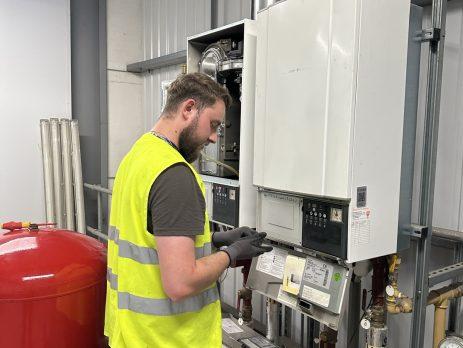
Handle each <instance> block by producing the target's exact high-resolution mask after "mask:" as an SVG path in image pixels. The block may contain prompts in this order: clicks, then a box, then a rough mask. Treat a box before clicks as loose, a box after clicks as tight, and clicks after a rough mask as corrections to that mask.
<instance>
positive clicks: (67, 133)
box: [61, 118, 75, 230]
mask: <svg viewBox="0 0 463 348" xmlns="http://www.w3.org/2000/svg"><path fill="white" fill-rule="evenodd" d="M61 149H62V155H63V184H64V208H65V214H64V215H65V222H66V225H65V227H66V228H67V229H69V230H74V228H75V223H74V218H75V217H74V188H73V184H72V159H71V122H70V121H69V120H68V119H65V118H62V119H61Z"/></svg>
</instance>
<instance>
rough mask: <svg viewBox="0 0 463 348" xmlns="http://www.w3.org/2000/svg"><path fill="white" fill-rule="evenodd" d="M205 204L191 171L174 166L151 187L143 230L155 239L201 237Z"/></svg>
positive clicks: (185, 166)
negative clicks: (146, 218) (155, 237)
mask: <svg viewBox="0 0 463 348" xmlns="http://www.w3.org/2000/svg"><path fill="white" fill-rule="evenodd" d="M205 209H206V202H205V201H204V196H203V194H202V192H201V189H200V188H199V185H198V182H197V181H196V178H195V176H194V174H193V172H192V171H191V169H190V168H189V167H188V166H187V165H185V164H183V163H179V164H175V165H173V166H171V167H169V168H167V169H166V170H165V171H164V172H162V173H161V174H160V175H159V176H158V177H157V179H156V180H155V181H154V183H153V185H152V186H151V190H150V194H149V198H148V220H147V221H148V223H147V225H148V226H147V229H148V231H149V232H150V233H153V234H154V235H155V236H195V235H199V234H203V233H204V212H205Z"/></svg>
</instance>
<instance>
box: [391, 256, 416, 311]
mask: <svg viewBox="0 0 463 348" xmlns="http://www.w3.org/2000/svg"><path fill="white" fill-rule="evenodd" d="M400 263H401V259H400V257H399V256H398V255H397V254H393V255H391V256H390V257H389V285H388V286H387V288H386V309H387V312H388V313H391V314H399V313H410V312H411V311H412V310H413V304H412V299H411V298H410V297H408V296H405V295H404V294H402V293H401V292H400V291H399V288H398V284H397V280H398V277H399V276H398V273H399V266H400Z"/></svg>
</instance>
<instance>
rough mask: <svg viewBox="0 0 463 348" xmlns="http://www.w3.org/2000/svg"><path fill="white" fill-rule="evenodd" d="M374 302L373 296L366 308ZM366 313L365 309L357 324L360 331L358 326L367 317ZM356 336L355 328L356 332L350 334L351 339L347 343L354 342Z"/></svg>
mask: <svg viewBox="0 0 463 348" xmlns="http://www.w3.org/2000/svg"><path fill="white" fill-rule="evenodd" d="M368 292H372V290H369V291H368ZM372 302H373V296H371V298H370V302H369V303H368V306H366V309H368V308H370V306H371V303H372ZM365 314H366V310H364V311H363V314H362V316H361V317H360V320H359V322H358V324H357V326H356V328H357V331H358V327H359V326H360V323H361V322H362V319H363V318H364V317H365ZM354 337H355V329H354V332H353V333H352V335H351V336H350V339H349V341H348V342H347V345H349V344H350V343H351V342H352V340H353V339H354Z"/></svg>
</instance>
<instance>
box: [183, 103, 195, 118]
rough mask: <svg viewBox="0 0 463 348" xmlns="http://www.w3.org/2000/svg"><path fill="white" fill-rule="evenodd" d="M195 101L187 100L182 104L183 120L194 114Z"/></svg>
mask: <svg viewBox="0 0 463 348" xmlns="http://www.w3.org/2000/svg"><path fill="white" fill-rule="evenodd" d="M195 108H196V101H195V100H194V99H187V100H185V101H184V104H183V118H184V119H185V120H188V119H190V118H191V117H192V116H194V115H196V113H195Z"/></svg>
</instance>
